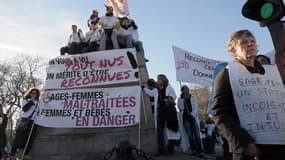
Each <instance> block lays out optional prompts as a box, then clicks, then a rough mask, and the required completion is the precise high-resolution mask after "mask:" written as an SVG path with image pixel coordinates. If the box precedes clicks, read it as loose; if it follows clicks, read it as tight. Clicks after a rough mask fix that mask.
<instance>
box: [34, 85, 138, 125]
mask: <svg viewBox="0 0 285 160" xmlns="http://www.w3.org/2000/svg"><path fill="white" fill-rule="evenodd" d="M140 90H141V88H140V87H139V86H132V87H117V88H93V89H91V88H88V89H71V90H57V91H45V92H44V93H43V96H42V97H41V100H40V103H39V105H38V109H37V111H36V116H35V123H36V124H38V125H41V126H45V127H55V128H90V127H101V128H103V127H124V126H132V125H135V124H138V123H139V119H140V114H139V113H140V93H141V92H140Z"/></svg>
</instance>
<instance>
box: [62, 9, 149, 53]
mask: <svg viewBox="0 0 285 160" xmlns="http://www.w3.org/2000/svg"><path fill="white" fill-rule="evenodd" d="M87 25H88V28H89V30H88V31H87V32H86V33H85V34H83V31H82V29H80V28H78V26H77V25H75V24H74V25H72V26H71V30H72V32H71V35H70V36H69V38H68V43H67V45H66V46H64V47H61V48H60V55H65V54H68V55H74V54H82V53H87V52H92V51H102V50H106V49H120V48H135V49H136V50H137V52H138V53H142V54H144V49H143V43H142V42H141V41H140V40H139V34H138V26H137V25H136V23H135V21H134V20H133V19H130V18H128V17H116V16H115V15H114V14H113V7H112V6H106V13H105V15H103V16H101V17H100V16H99V12H98V11H97V10H92V13H91V15H90V17H89V19H88V20H87Z"/></svg>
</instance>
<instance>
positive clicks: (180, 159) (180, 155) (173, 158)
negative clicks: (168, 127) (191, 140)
mask: <svg viewBox="0 0 285 160" xmlns="http://www.w3.org/2000/svg"><path fill="white" fill-rule="evenodd" d="M215 150H216V154H215V155H210V154H205V153H204V156H203V157H197V156H192V155H190V154H189V153H184V152H183V151H182V150H181V149H180V148H179V147H176V148H175V152H174V154H173V155H167V156H166V155H164V156H159V157H152V159H153V160H216V159H217V158H216V157H221V155H222V154H223V149H222V146H221V145H220V144H217V143H216V146H215Z"/></svg>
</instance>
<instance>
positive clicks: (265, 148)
mask: <svg viewBox="0 0 285 160" xmlns="http://www.w3.org/2000/svg"><path fill="white" fill-rule="evenodd" d="M228 52H229V53H230V55H231V56H232V57H233V59H234V62H231V63H229V64H228V65H227V67H226V68H224V69H223V70H222V71H221V72H220V73H219V74H218V76H217V77H216V79H215V84H214V94H213V105H212V106H213V108H212V116H213V120H214V122H215V124H216V126H217V127H218V129H219V130H220V131H221V133H222V135H223V136H224V137H225V138H226V139H227V141H228V143H229V147H230V150H231V152H232V155H233V159H234V160H253V159H255V160H270V159H272V160H273V159H274V160H283V159H284V151H285V132H284V130H283V128H282V127H281V126H284V125H282V124H284V120H283V118H284V117H285V112H284V111H283V109H282V108H280V107H276V106H278V104H284V103H285V99H284V96H282V95H284V85H283V83H282V80H281V77H280V74H279V72H278V69H277V67H276V66H275V65H264V66H262V65H261V64H260V63H259V62H258V61H256V60H255V59H256V55H257V52H258V49H257V44H256V39H255V37H254V35H253V34H252V33H251V32H250V31H248V30H239V31H236V32H234V33H232V34H231V36H230V39H229V42H228ZM269 90H274V93H273V92H270V93H269V92H268V91H269ZM281 128H282V129H281Z"/></svg>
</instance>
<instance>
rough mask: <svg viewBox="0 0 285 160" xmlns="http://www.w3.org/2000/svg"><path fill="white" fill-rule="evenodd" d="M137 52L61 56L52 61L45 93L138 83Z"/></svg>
mask: <svg viewBox="0 0 285 160" xmlns="http://www.w3.org/2000/svg"><path fill="white" fill-rule="evenodd" d="M135 53H136V52H135V49H119V50H107V51H101V52H91V53H85V54H78V55H66V56H60V57H57V58H55V59H52V60H50V61H49V65H48V68H47V76H46V80H45V86H44V88H45V89H66V88H81V87H87V86H98V85H106V84H115V83H116V84H117V83H127V82H137V81H138V78H137V75H138V69H137V60H136V54H135Z"/></svg>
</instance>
